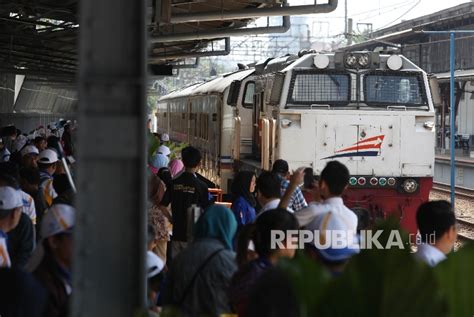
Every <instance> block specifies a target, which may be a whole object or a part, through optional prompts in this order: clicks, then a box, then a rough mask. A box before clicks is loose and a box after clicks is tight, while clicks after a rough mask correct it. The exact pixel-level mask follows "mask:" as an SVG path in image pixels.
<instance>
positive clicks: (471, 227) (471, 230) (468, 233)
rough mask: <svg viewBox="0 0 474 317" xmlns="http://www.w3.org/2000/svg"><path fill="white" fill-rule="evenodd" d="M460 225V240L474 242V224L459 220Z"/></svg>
mask: <svg viewBox="0 0 474 317" xmlns="http://www.w3.org/2000/svg"><path fill="white" fill-rule="evenodd" d="M456 220H457V223H458V239H459V240H461V241H464V242H473V241H474V223H472V222H470V221H467V220H464V219H460V218H457V219H456Z"/></svg>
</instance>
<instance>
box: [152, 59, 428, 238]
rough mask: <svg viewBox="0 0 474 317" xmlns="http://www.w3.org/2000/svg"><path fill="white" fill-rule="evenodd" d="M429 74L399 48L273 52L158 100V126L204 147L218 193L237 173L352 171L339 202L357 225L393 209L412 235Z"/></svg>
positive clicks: (424, 175)
mask: <svg viewBox="0 0 474 317" xmlns="http://www.w3.org/2000/svg"><path fill="white" fill-rule="evenodd" d="M431 87H435V82H432V81H431V79H430V78H429V77H428V75H427V74H426V73H425V72H424V71H423V70H422V69H420V68H419V67H418V66H416V65H415V64H414V63H412V62H411V61H410V60H408V59H407V58H405V57H404V56H402V55H398V54H382V53H377V52H365V51H364V52H350V51H338V52H334V53H306V54H300V55H299V56H295V55H287V56H283V57H279V58H270V59H267V60H265V61H262V62H259V63H255V64H253V65H249V66H248V67H245V69H240V70H238V71H235V72H232V73H229V74H225V75H221V76H218V77H217V78H214V79H212V80H210V81H207V82H204V83H198V84H195V85H192V86H189V87H186V88H184V89H180V90H177V91H174V92H172V93H170V94H168V95H166V96H163V97H162V98H160V99H159V101H158V110H157V121H158V132H160V133H163V132H166V133H169V135H170V137H171V138H172V139H174V140H175V141H180V142H187V143H189V144H192V145H194V146H196V147H198V148H200V149H201V151H202V152H203V172H204V173H205V176H206V177H208V178H209V179H211V180H212V181H213V182H215V183H217V184H218V185H219V186H220V187H221V188H222V189H223V191H224V192H226V191H227V190H228V189H229V188H230V187H229V185H230V183H231V181H232V178H233V175H234V172H235V171H236V170H238V169H254V170H262V169H270V167H271V165H272V163H273V162H274V161H275V160H276V159H279V158H282V159H285V160H287V161H288V163H289V165H290V168H292V169H295V168H297V167H300V166H307V167H312V168H313V170H314V171H315V173H317V174H319V173H320V172H321V170H322V169H323V168H324V166H325V165H326V163H327V162H328V161H330V160H338V161H340V162H342V163H344V164H345V165H346V166H347V167H348V168H349V171H350V173H351V178H350V181H349V188H348V190H346V192H345V195H344V197H343V198H344V200H345V203H346V205H347V206H348V207H349V208H351V209H352V210H354V212H355V213H356V214H357V215H358V217H359V226H360V228H361V229H362V228H365V227H368V226H370V225H371V224H372V223H374V222H375V221H376V220H377V219H384V218H386V217H388V216H390V215H392V216H395V217H397V218H398V219H400V224H401V226H402V227H403V228H405V229H406V230H407V231H409V232H411V233H415V232H416V220H415V213H416V209H417V208H418V206H419V205H420V204H421V203H422V202H424V201H427V200H428V198H429V192H430V190H431V187H432V183H433V172H434V145H435V123H434V122H435V112H434V105H433V100H432V94H431Z"/></svg>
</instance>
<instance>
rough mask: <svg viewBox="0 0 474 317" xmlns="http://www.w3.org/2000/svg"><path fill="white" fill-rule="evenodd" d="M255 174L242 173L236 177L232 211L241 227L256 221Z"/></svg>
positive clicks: (233, 186)
mask: <svg viewBox="0 0 474 317" xmlns="http://www.w3.org/2000/svg"><path fill="white" fill-rule="evenodd" d="M255 184H256V177H255V173H253V172H250V171H241V172H239V173H237V175H235V178H234V181H233V183H232V187H231V192H232V196H233V201H232V206H231V209H232V211H233V213H234V216H235V219H236V220H237V224H238V226H239V228H240V227H242V226H243V225H246V224H248V223H252V222H254V221H255V217H256V215H255V205H256V201H255V197H254V196H253V192H254V191H255Z"/></svg>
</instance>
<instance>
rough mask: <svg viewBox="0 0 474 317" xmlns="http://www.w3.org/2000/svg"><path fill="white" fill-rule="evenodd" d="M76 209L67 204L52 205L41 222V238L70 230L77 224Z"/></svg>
mask: <svg viewBox="0 0 474 317" xmlns="http://www.w3.org/2000/svg"><path fill="white" fill-rule="evenodd" d="M75 213H76V210H75V209H74V207H72V206H69V205H66V204H56V205H52V206H51V207H50V208H49V209H48V210H47V211H46V213H45V215H44V217H43V220H42V221H41V238H43V239H44V238H47V237H51V236H54V235H55V234H58V233H61V232H66V231H68V230H70V229H71V228H72V227H73V226H74V224H75Z"/></svg>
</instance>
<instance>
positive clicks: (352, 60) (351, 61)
mask: <svg viewBox="0 0 474 317" xmlns="http://www.w3.org/2000/svg"><path fill="white" fill-rule="evenodd" d="M345 63H346V65H347V66H349V67H353V66H355V64H356V63H357V57H356V56H355V55H353V54H348V55H346V60H345Z"/></svg>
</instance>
